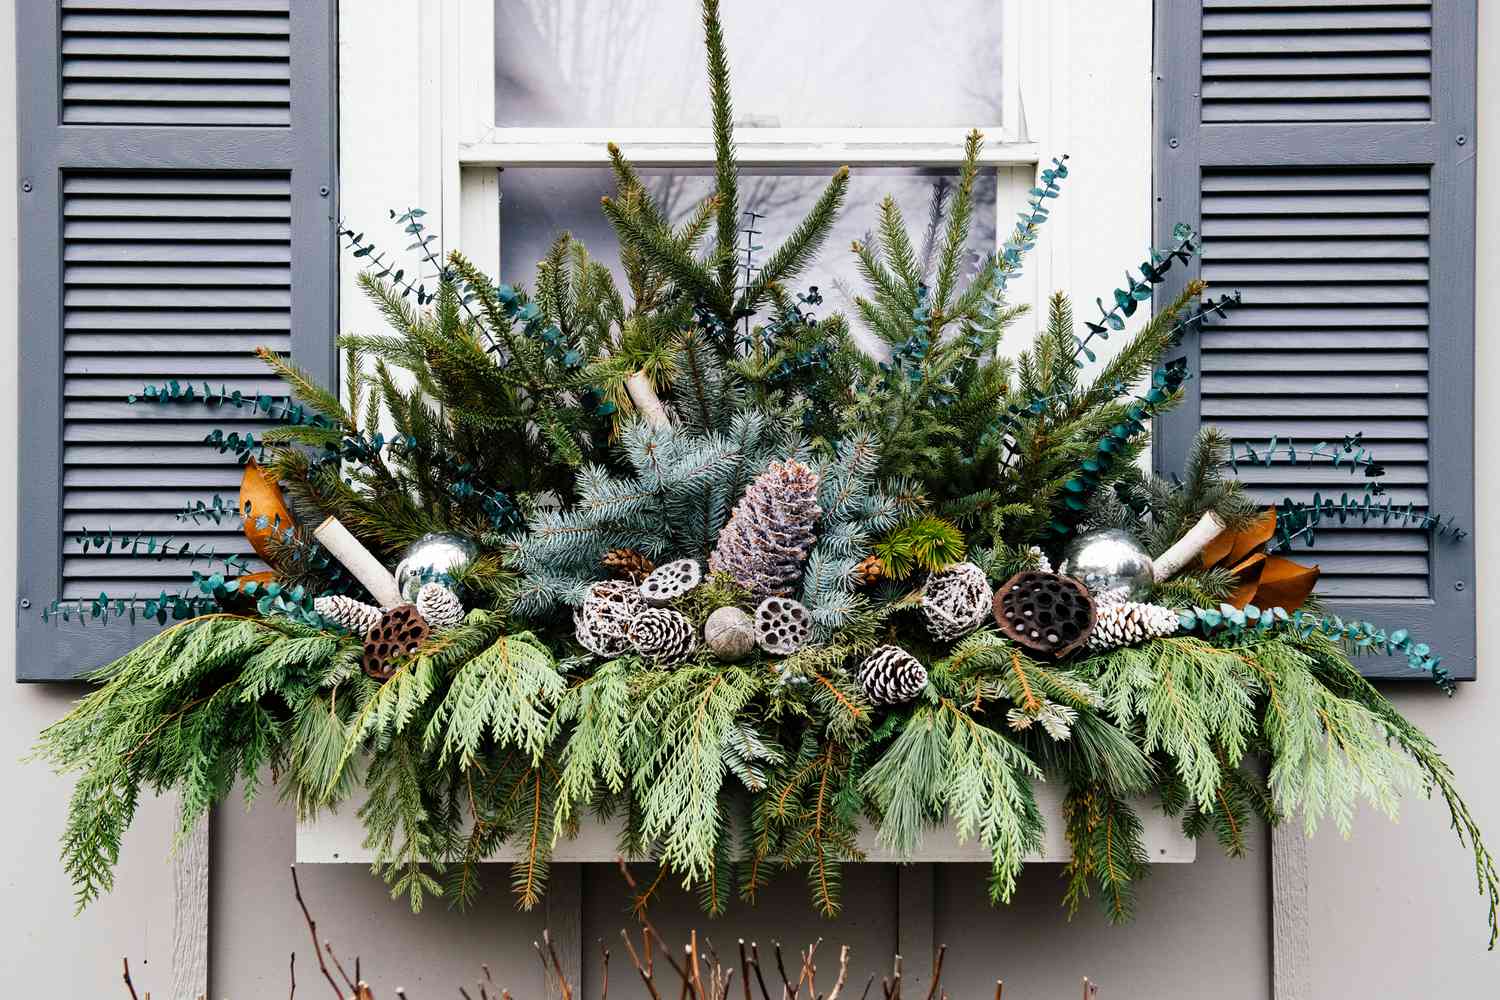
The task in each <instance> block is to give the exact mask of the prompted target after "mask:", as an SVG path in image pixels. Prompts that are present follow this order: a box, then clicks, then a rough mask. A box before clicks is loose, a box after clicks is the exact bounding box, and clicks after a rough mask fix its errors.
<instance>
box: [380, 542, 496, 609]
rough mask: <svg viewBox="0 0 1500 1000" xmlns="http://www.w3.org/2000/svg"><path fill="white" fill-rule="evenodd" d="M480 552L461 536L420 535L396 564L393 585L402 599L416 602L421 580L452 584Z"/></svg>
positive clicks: (450, 585) (446, 584)
mask: <svg viewBox="0 0 1500 1000" xmlns="http://www.w3.org/2000/svg"><path fill="white" fill-rule="evenodd" d="M477 555H479V546H477V545H475V544H474V542H473V540H472V539H468V538H465V537H463V536H462V535H449V534H444V533H434V534H431V535H423V536H422V537H421V538H418V539H417V540H416V541H415V542H412V543H411V544H410V545H408V546H407V547H406V552H405V553H403V554H402V556H401V561H400V562H399V563H397V564H396V587H397V589H399V590H400V591H401V599H402V600H403V601H408V602H413V603H414V602H415V601H416V599H417V593H418V592H419V591H420V590H421V589H422V584H424V583H441V584H442V585H443V586H445V587H450V588H451V587H453V585H454V576H455V574H457V573H458V572H460V571H461V570H462V569H463V568H464V567H465V566H467V565H469V563H471V562H473V561H474V557H475V556H477Z"/></svg>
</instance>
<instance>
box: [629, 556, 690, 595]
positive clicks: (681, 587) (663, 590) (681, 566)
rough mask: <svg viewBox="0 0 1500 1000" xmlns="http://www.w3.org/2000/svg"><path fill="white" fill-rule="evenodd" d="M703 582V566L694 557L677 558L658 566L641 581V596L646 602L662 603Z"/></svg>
mask: <svg viewBox="0 0 1500 1000" xmlns="http://www.w3.org/2000/svg"><path fill="white" fill-rule="evenodd" d="M702 582H703V567H702V566H700V565H698V560H696V559H678V560H676V561H675V562H669V563H667V564H666V565H665V566H658V567H656V569H654V570H652V571H651V572H650V573H648V574H646V579H644V580H642V581H641V597H642V599H644V600H645V602H646V603H647V604H656V605H662V604H666V603H667V602H668V601H671V600H672V599H673V598H676V597H681V596H682V595H683V594H686V593H687V592H688V591H690V590H692V589H693V588H694V587H696V586H698V584H700V583H702Z"/></svg>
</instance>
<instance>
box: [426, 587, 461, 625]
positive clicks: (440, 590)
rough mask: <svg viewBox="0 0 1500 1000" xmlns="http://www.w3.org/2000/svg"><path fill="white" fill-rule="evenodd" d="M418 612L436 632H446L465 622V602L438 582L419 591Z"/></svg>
mask: <svg viewBox="0 0 1500 1000" xmlns="http://www.w3.org/2000/svg"><path fill="white" fill-rule="evenodd" d="M417 612H418V613H419V614H420V615H421V616H422V620H423V621H425V622H426V623H427V627H428V628H430V629H432V630H433V631H434V632H445V631H447V630H448V629H450V628H452V627H453V626H455V625H457V624H458V623H459V622H461V621H463V620H464V602H463V601H460V600H459V599H458V595H457V594H455V593H454V592H453V591H451V590H449V589H448V588H447V587H445V586H443V585H442V584H441V583H438V582H437V581H436V580H434V581H431V582H428V583H424V584H422V589H421V590H419V591H417Z"/></svg>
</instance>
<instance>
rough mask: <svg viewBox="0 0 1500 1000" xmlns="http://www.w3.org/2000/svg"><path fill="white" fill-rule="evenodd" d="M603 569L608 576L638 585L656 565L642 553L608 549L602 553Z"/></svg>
mask: <svg viewBox="0 0 1500 1000" xmlns="http://www.w3.org/2000/svg"><path fill="white" fill-rule="evenodd" d="M604 568H605V570H606V571H608V573H609V575H610V576H616V577H620V578H621V579H624V580H629V581H630V582H631V583H640V582H641V581H642V580H644V579H645V578H646V575H647V574H648V573H650V572H651V571H652V570H653V569H655V568H656V563H654V562H652V561H651V559H650V557H649V556H647V555H646V554H645V553H644V552H637V551H636V550H635V549H610V550H609V551H608V552H606V553H604Z"/></svg>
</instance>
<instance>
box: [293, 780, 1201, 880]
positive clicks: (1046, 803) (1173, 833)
mask: <svg viewBox="0 0 1500 1000" xmlns="http://www.w3.org/2000/svg"><path fill="white" fill-rule="evenodd" d="M1035 787H1036V798H1037V805H1038V806H1039V807H1040V808H1041V812H1042V822H1043V824H1044V826H1045V829H1046V834H1045V840H1044V842H1043V844H1042V848H1041V850H1040V851H1038V852H1036V853H1035V854H1033V855H1030V856H1029V857H1028V858H1027V860H1028V861H1040V862H1062V861H1067V860H1069V859H1070V858H1071V857H1072V852H1071V851H1070V850H1069V849H1068V842H1067V840H1066V839H1065V838H1064V837H1063V818H1062V799H1063V793H1064V788H1063V786H1062V785H1061V784H1057V783H1044V782H1043V783H1038V784H1037V785H1036V786H1035ZM1133 804H1134V806H1135V809H1136V812H1137V814H1138V815H1139V816H1140V818H1141V827H1142V839H1143V840H1144V842H1145V845H1146V855H1147V857H1148V858H1149V859H1150V860H1151V862H1152V863H1153V864H1181V863H1185V862H1189V861H1193V860H1194V859H1196V858H1197V855H1198V843H1197V841H1195V840H1192V839H1190V838H1188V837H1185V836H1183V833H1182V827H1181V824H1180V822H1179V820H1178V819H1175V818H1173V817H1170V816H1165V815H1163V814H1162V811H1161V810H1160V809H1159V808H1157V806H1156V803H1155V801H1154V800H1148V799H1140V800H1138V801H1136V802H1135V803H1133ZM357 809H358V806H357V804H355V803H352V802H351V803H349V804H348V805H346V806H345V807H344V808H342V809H340V810H339V811H338V812H337V813H334V814H331V815H324V816H322V817H320V818H319V819H318V820H317V821H316V822H312V823H303V824H300V825H299V826H298V827H297V863H298V864H369V863H370V861H371V860H372V858H371V854H370V851H369V850H368V849H367V848H365V846H364V839H365V833H364V827H363V826H361V825H360V822H359V817H358V816H357V815H355V813H356V811H357ZM619 832H620V829H619V826H618V825H617V824H615V823H610V824H605V823H600V822H598V821H597V820H594V819H592V818H591V817H589V818H585V819H584V821H583V822H582V823H581V824H580V827H579V831H578V836H577V837H575V838H574V839H572V840H559V841H558V843H557V847H556V849H555V850H554V851H553V854H552V860H553V861H555V862H560V863H567V862H613V861H614V860H615V858H616V857H617V856H618V855H619V851H618V849H617V848H616V846H615V845H616V842H617V838H618V835H619ZM859 843H860V847H862V848H863V849H864V851H865V853H866V856H867V860H869V861H871V862H887V863H889V862H901V861H919V862H943V863H948V862H970V863H973V862H980V863H985V864H988V863H989V860H990V855H989V851H987V850H986V849H985V847H984V845H983V844H981V843H979V842H978V841H977V840H976V839H975V838H973V837H971V838H969V840H968V841H967V842H966V843H962V844H961V843H959V841H958V836H957V831H956V830H954V828H953V825H952V824H951V823H950V824H949V825H948V826H947V827H946V828H945V829H941V830H933V831H931V832H930V833H929V834H928V835H927V836H926V837H925V838H924V839H923V842H922V845H921V848H920V849H919V850H918V852H917V853H916V854H915V855H913V856H912V857H910V858H902V857H899V856H897V855H893V854H891V853H890V852H888V851H886V850H884V849H883V848H881V847H880V846H879V845H878V844H876V843H875V831H874V830H872V829H868V828H867V829H865V830H864V831H863V832H862V833H861V834H860V838H859ZM516 853H517V852H516V851H515V850H514V849H513V848H512V847H511V846H510V845H507V846H506V847H504V848H502V849H501V850H500V851H499V852H498V853H497V854H495V855H494V856H493V857H491V859H490V860H491V861H496V862H505V861H515V860H516Z"/></svg>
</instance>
